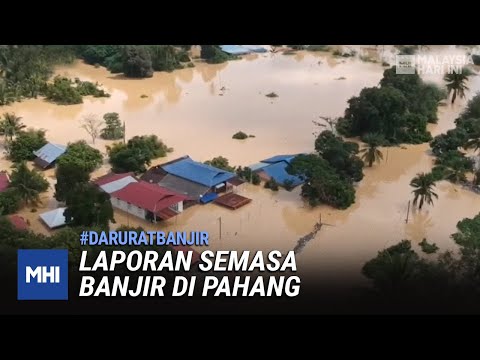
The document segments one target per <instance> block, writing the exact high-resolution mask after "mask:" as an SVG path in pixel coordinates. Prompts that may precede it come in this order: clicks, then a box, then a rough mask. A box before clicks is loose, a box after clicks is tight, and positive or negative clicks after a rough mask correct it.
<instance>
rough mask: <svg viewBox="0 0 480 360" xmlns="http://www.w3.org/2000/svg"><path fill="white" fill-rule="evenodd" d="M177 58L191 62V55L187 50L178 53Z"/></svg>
mask: <svg viewBox="0 0 480 360" xmlns="http://www.w3.org/2000/svg"><path fill="white" fill-rule="evenodd" d="M177 59H178V61H180V62H190V61H191V60H190V56H188V53H187V52H186V51H180V52H179V53H178V54H177Z"/></svg>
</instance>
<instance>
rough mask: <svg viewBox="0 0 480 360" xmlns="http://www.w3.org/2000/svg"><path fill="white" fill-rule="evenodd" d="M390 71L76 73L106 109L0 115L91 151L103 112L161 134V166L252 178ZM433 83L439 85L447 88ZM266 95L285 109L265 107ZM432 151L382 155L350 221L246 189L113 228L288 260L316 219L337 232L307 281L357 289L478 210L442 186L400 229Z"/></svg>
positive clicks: (475, 200)
mask: <svg viewBox="0 0 480 360" xmlns="http://www.w3.org/2000/svg"><path fill="white" fill-rule="evenodd" d="M449 51H450V52H459V51H460V49H457V48H455V47H432V48H431V49H430V52H432V53H446V52H449ZM461 51H464V50H461ZM383 71H384V67H382V66H381V62H380V63H372V62H363V61H361V60H359V59H358V58H335V57H333V56H332V55H331V54H330V53H325V52H315V53H307V52H298V53H297V54H294V55H283V54H281V53H276V54H270V53H267V54H257V55H251V56H247V57H245V58H243V59H242V60H236V61H230V62H228V63H224V64H220V65H208V64H204V63H197V64H196V67H195V68H187V69H182V70H177V71H175V72H173V73H155V75H154V77H153V78H150V79H142V80H135V79H125V78H124V77H122V76H120V75H114V74H110V73H109V72H108V71H107V70H105V69H104V68H95V67H93V66H89V65H85V64H83V63H81V62H77V63H75V64H73V65H70V66H64V67H60V68H58V69H57V73H58V74H61V75H66V76H68V77H71V78H74V77H78V78H80V79H82V80H90V81H98V82H99V83H100V84H103V85H104V87H105V89H106V90H107V91H108V92H109V93H111V97H110V98H101V99H93V98H86V99H84V104H80V105H70V106H58V105H54V104H50V103H48V102H45V101H44V100H42V99H36V100H33V99H32V100H26V101H23V102H22V103H15V104H13V105H11V106H8V107H3V108H2V109H1V110H2V112H6V111H13V112H15V113H16V114H17V115H18V116H21V117H22V121H23V123H25V124H26V125H27V126H29V127H35V128H43V129H46V130H47V139H48V140H49V141H51V142H54V143H59V144H66V143H68V142H70V141H75V140H80V139H83V140H86V141H87V142H88V143H89V144H90V145H92V144H91V139H90V137H89V136H88V134H87V133H86V132H85V131H84V130H82V129H80V127H79V122H80V120H81V118H82V117H83V116H85V115H87V114H92V113H93V114H96V115H98V116H99V117H100V118H101V117H102V116H103V114H105V113H107V112H118V113H119V114H120V119H121V120H122V121H123V120H124V121H125V123H126V132H127V139H128V138H130V137H132V136H135V135H144V134H155V135H157V136H158V137H159V138H161V139H162V140H163V141H164V142H165V143H166V144H167V145H168V146H170V147H173V148H174V152H173V153H170V154H169V155H168V157H167V158H162V159H157V160H156V161H155V162H154V164H157V163H162V162H165V161H168V160H171V159H174V158H176V157H180V156H183V155H190V156H191V157H192V158H193V159H194V160H198V161H205V160H209V159H211V158H213V157H215V156H219V155H221V156H224V157H226V158H228V159H229V160H230V164H231V165H241V166H247V165H249V164H252V163H255V162H258V161H259V160H261V159H263V158H267V157H270V156H273V155H277V154H295V153H300V152H310V151H312V150H313V142H314V135H313V133H314V132H317V131H318V130H319V129H318V128H316V126H315V125H314V124H313V123H312V121H314V120H318V118H319V116H341V115H342V114H343V112H344V110H345V108H346V106H347V100H348V99H349V98H351V97H352V96H354V95H358V93H359V92H360V90H361V89H362V88H364V87H370V86H375V85H377V84H378V82H379V80H380V79H381V78H382V74H383ZM342 78H344V79H342ZM426 80H429V81H434V82H437V83H439V84H441V83H442V79H441V76H431V77H428V78H426ZM468 86H469V88H470V91H469V92H468V93H467V99H458V101H457V103H455V105H454V106H451V105H450V104H448V105H447V106H444V107H440V108H439V122H438V124H436V125H431V126H430V130H431V132H432V134H433V135H437V134H439V133H442V132H445V131H446V130H448V129H450V128H453V127H454V123H453V120H454V119H455V118H456V117H457V115H458V113H459V112H460V111H461V110H462V109H463V107H464V106H465V103H466V101H467V100H468V98H470V97H471V96H473V95H474V94H475V93H476V92H477V91H479V90H480V77H478V76H474V77H471V79H470V81H469V84H468ZM270 92H275V93H276V94H278V97H277V98H269V97H266V96H265V95H266V94H268V93H270ZM142 95H146V96H147V97H142ZM240 130H241V131H244V132H246V133H247V134H253V135H255V137H254V138H248V139H246V140H241V141H239V140H233V139H232V135H233V134H234V133H236V132H237V131H240ZM109 143H110V142H108V141H104V140H101V139H98V140H97V141H96V142H95V147H96V148H98V149H99V150H101V151H102V152H103V153H105V145H107V144H109ZM428 149H429V147H428V144H423V145H406V146H402V147H393V148H388V149H383V152H384V161H383V162H381V163H380V164H377V165H375V166H373V167H372V168H365V171H364V172H365V178H364V179H363V180H362V182H361V183H360V184H359V185H358V188H357V193H356V202H355V204H354V205H352V206H351V207H350V208H349V209H347V210H343V211H342V210H334V209H332V208H330V207H326V206H320V207H317V208H314V209H311V208H310V207H309V206H308V205H307V204H305V203H304V202H303V201H302V200H301V198H300V196H299V193H300V188H297V189H295V190H294V191H292V192H287V191H284V190H280V191H279V192H278V193H275V192H272V191H270V190H268V189H264V188H263V187H262V186H254V185H250V184H244V185H243V186H242V187H241V188H239V193H240V194H242V195H245V196H247V197H249V198H251V199H253V201H252V202H251V203H250V204H248V205H246V206H244V207H242V208H240V209H238V210H235V211H231V210H228V209H225V208H222V207H220V206H217V205H215V204H208V205H198V206H195V207H192V208H189V209H187V210H186V211H185V212H184V213H182V214H180V215H179V216H177V217H176V218H174V219H173V220H169V221H168V222H166V223H164V224H157V225H154V224H149V223H147V222H142V221H140V220H138V219H137V218H134V217H132V216H127V215H126V214H125V213H120V212H119V211H117V212H116V216H115V218H116V220H117V225H120V224H129V225H135V226H137V225H141V226H143V227H145V228H147V229H153V228H155V229H158V228H162V229H165V230H187V231H192V230H202V231H208V232H209V233H210V235H211V238H212V241H211V248H212V249H226V250H230V249H231V250H257V249H258V250H270V249H271V250H273V249H278V250H281V251H287V250H293V248H294V247H295V246H296V244H297V241H298V239H300V238H301V237H303V236H304V235H306V234H308V233H310V232H311V231H312V230H313V228H314V226H315V224H316V222H318V221H319V218H320V215H321V217H322V221H323V222H324V223H327V224H329V225H331V226H329V225H326V226H323V227H322V229H321V230H320V231H319V232H318V233H317V235H316V236H315V238H314V239H312V240H311V241H310V242H308V243H307V244H306V246H305V248H304V249H303V251H301V252H300V253H299V254H298V255H297V261H298V266H299V271H300V273H301V274H303V275H305V276H306V275H307V274H310V273H315V276H316V277H319V278H322V277H325V278H329V277H332V275H334V276H346V277H347V276H348V277H350V278H351V277H352V276H353V277H355V278H358V280H359V282H362V281H364V280H363V278H362V276H361V274H360V271H359V270H360V268H361V266H362V265H363V264H364V263H365V261H367V260H368V259H370V258H372V257H373V256H375V254H376V253H377V251H378V250H380V249H382V248H384V247H386V246H389V245H392V244H394V243H396V242H398V241H399V240H401V239H404V238H408V239H411V240H413V241H414V242H420V241H421V240H422V239H423V238H427V239H428V240H429V241H430V242H435V243H437V245H439V246H440V247H441V248H442V249H448V248H453V246H454V243H453V241H452V240H451V239H450V238H449V236H450V234H451V233H453V232H454V231H455V225H456V223H457V222H458V221H459V220H461V219H463V218H464V217H472V216H474V215H476V214H477V213H478V212H479V210H480V196H479V195H477V194H474V193H472V192H470V191H468V190H464V189H462V188H460V187H458V186H454V185H452V184H450V183H448V182H439V183H438V184H437V188H436V192H437V193H438V196H439V198H438V200H437V201H436V202H435V205H434V206H433V207H431V206H427V207H425V208H424V209H423V210H422V211H414V212H413V213H411V214H410V218H409V221H408V223H406V222H405V218H406V214H407V205H408V201H409V200H411V199H412V195H411V188H410V186H409V183H410V180H411V179H412V178H413V177H414V176H415V174H416V173H418V172H426V171H429V170H430V169H431V167H432V163H433V158H432V157H431V156H430V155H429V154H428ZM9 165H10V164H9V162H8V161H6V160H4V159H3V160H1V162H0V166H1V167H2V168H6V167H8V166H9ZM108 168H109V167H108V166H107V165H106V164H105V165H104V166H103V167H102V168H101V169H99V170H98V171H96V173H95V174H94V176H100V175H103V174H105V173H106V172H107V171H108ZM45 175H46V177H47V178H48V179H49V181H50V183H51V185H52V189H51V190H50V191H49V193H47V194H45V195H44V196H42V199H44V201H43V204H42V205H41V206H40V207H39V208H38V212H37V213H31V212H30V209H24V210H23V211H22V212H21V214H22V215H23V216H25V217H26V218H28V219H29V221H30V223H31V225H32V228H33V229H34V230H35V231H40V232H43V233H48V231H47V230H46V229H45V227H44V226H43V225H42V224H41V223H40V222H39V220H38V213H39V212H42V211H45V209H50V208H55V207H56V205H57V204H56V201H55V200H54V199H52V196H53V185H54V183H55V179H54V177H53V175H54V171H53V170H48V171H47V172H46V173H45ZM220 222H221V223H222V234H221V237H220V232H219V228H220V226H219V224H220Z"/></svg>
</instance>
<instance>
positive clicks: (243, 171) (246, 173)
mask: <svg viewBox="0 0 480 360" xmlns="http://www.w3.org/2000/svg"><path fill="white" fill-rule="evenodd" d="M236 172H237V176H238V177H239V178H240V179H242V180H244V181H248V182H250V181H251V183H252V184H253V185H259V184H260V182H261V179H260V175H258V174H257V173H256V172H252V169H250V168H249V167H244V168H242V167H241V166H239V167H238V168H237V171H236Z"/></svg>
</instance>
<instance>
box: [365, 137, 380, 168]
mask: <svg viewBox="0 0 480 360" xmlns="http://www.w3.org/2000/svg"><path fill="white" fill-rule="evenodd" d="M363 140H364V141H365V143H366V145H364V147H363V149H361V150H360V153H362V160H363V161H364V162H366V163H368V166H369V167H372V165H373V163H374V162H380V161H381V160H383V154H382V152H381V151H380V150H379V149H378V147H379V146H380V144H381V143H382V142H383V139H382V137H381V136H380V135H378V134H367V135H365V136H364V138H363Z"/></svg>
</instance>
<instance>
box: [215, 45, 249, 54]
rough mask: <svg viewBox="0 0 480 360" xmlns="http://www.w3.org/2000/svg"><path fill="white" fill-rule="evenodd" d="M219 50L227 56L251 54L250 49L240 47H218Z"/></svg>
mask: <svg viewBox="0 0 480 360" xmlns="http://www.w3.org/2000/svg"><path fill="white" fill-rule="evenodd" d="M220 49H222V51H223V52H225V53H227V54H229V55H246V54H249V53H251V52H252V51H251V50H250V49H247V48H246V47H243V46H240V45H220Z"/></svg>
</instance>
